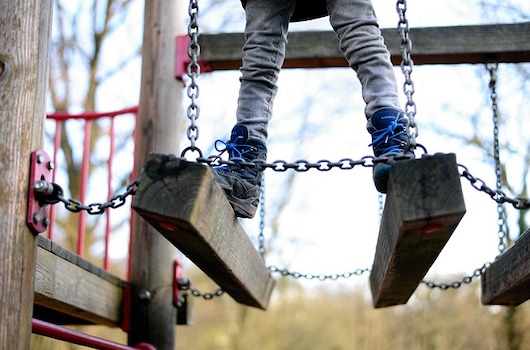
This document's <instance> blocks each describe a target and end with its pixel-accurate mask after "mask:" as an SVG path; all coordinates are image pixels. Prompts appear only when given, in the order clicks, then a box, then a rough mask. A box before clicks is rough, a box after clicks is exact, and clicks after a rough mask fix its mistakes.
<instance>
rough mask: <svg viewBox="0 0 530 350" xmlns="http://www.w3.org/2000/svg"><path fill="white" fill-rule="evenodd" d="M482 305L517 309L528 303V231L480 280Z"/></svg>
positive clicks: (529, 238) (529, 250) (529, 260)
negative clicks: (516, 307) (520, 305)
mask: <svg viewBox="0 0 530 350" xmlns="http://www.w3.org/2000/svg"><path fill="white" fill-rule="evenodd" d="M481 281H482V303H483V304H484V305H506V306H517V305H519V304H522V303H524V302H525V301H527V300H528V299H530V229H529V230H527V231H526V232H525V233H523V235H522V236H521V237H519V239H518V240H517V241H516V242H515V244H514V245H513V246H512V247H510V249H508V250H507V251H505V252H504V253H503V254H501V255H500V256H498V257H497V259H495V261H494V262H493V263H492V264H491V266H490V267H489V268H488V269H487V270H486V272H485V273H484V274H483V275H482V277H481Z"/></svg>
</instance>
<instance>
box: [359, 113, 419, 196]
mask: <svg viewBox="0 0 530 350" xmlns="http://www.w3.org/2000/svg"><path fill="white" fill-rule="evenodd" d="M408 126H409V120H408V118H406V117H405V116H404V115H403V113H402V112H401V111H399V110H397V109H393V108H384V109H380V110H378V111H377V112H375V113H374V114H373V115H372V117H371V118H370V120H369V121H368V126H367V129H368V132H369V133H370V134H371V135H372V143H371V144H369V146H372V147H373V150H374V155H375V156H376V157H390V160H389V162H385V163H376V164H374V167H373V179H374V184H375V188H376V189H377V190H378V191H379V192H381V193H386V192H387V184H388V176H389V174H390V168H391V166H392V163H393V161H394V160H393V158H394V157H401V156H409V157H410V158H414V151H413V150H412V148H411V147H410V142H409V135H408Z"/></svg>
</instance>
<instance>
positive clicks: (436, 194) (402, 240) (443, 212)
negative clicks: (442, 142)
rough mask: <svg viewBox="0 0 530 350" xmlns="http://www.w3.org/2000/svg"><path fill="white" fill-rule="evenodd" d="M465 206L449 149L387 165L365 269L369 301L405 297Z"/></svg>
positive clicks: (393, 301)
mask: <svg viewBox="0 0 530 350" xmlns="http://www.w3.org/2000/svg"><path fill="white" fill-rule="evenodd" d="M465 211H466V208H465V204H464V198H463V195H462V187H461V183H460V175H459V173H458V165H457V163H456V157H455V155H454V154H435V155H432V156H424V157H422V158H421V159H413V160H406V161H399V162H396V163H395V164H393V165H392V168H391V171H390V177H389V183H388V193H387V196H386V202H385V207H384V211H383V217H382V220H381V226H380V230H379V239H378V241H377V247H376V252H375V258H374V263H373V267H372V272H371V274H370V285H371V290H372V296H373V303H374V306H375V307H385V306H391V305H399V304H406V303H407V301H408V300H409V298H410V296H411V295H412V294H413V293H414V291H415V290H416V288H417V286H418V285H419V283H420V282H421V280H422V279H423V277H424V276H425V274H426V273H427V272H428V270H429V269H430V267H431V266H432V264H433V263H434V261H435V260H436V258H437V257H438V255H439V254H440V252H441V251H442V249H443V247H444V246H445V244H446V243H447V241H448V240H449V238H450V237H451V234H452V233H453V231H454V230H455V229H456V227H457V225H458V223H459V222H460V220H461V219H462V217H463V215H464V214H465Z"/></svg>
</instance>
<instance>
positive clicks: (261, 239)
mask: <svg viewBox="0 0 530 350" xmlns="http://www.w3.org/2000/svg"><path fill="white" fill-rule="evenodd" d="M259 205H260V210H259V216H260V219H259V234H258V253H259V254H260V255H261V256H262V257H265V174H263V173H262V174H261V188H260V198H259Z"/></svg>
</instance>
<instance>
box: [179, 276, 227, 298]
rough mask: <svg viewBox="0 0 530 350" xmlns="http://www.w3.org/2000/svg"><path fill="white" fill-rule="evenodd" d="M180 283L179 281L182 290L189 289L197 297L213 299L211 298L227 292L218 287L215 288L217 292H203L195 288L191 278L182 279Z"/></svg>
mask: <svg viewBox="0 0 530 350" xmlns="http://www.w3.org/2000/svg"><path fill="white" fill-rule="evenodd" d="M178 283H179V288H180V290H182V291H188V290H189V291H190V293H191V295H193V296H194V297H197V298H203V299H204V300H211V299H213V298H215V297H220V296H222V295H223V294H224V293H225V292H224V290H222V289H221V288H217V289H216V290H215V292H206V293H203V292H201V291H200V290H199V289H197V288H194V287H193V286H192V285H191V281H190V280H189V279H187V278H183V279H180V280H179V281H178Z"/></svg>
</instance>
